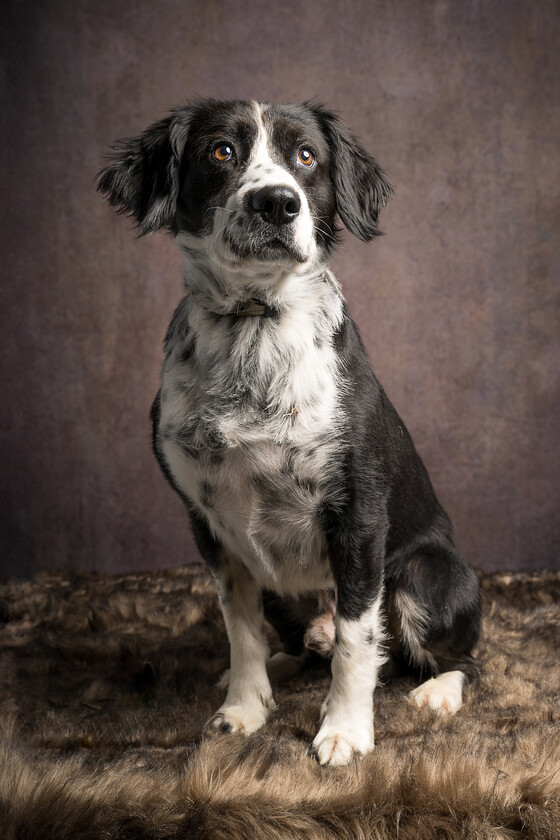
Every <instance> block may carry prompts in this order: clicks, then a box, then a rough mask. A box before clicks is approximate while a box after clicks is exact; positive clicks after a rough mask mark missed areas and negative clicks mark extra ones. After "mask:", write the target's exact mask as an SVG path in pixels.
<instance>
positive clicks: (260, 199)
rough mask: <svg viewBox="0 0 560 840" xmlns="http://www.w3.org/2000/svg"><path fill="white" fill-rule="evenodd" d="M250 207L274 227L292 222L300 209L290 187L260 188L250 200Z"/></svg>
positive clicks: (296, 196)
mask: <svg viewBox="0 0 560 840" xmlns="http://www.w3.org/2000/svg"><path fill="white" fill-rule="evenodd" d="M251 207H252V208H253V210H255V211H256V212H257V213H260V214H261V216H262V217H263V218H264V219H266V221H267V222H271V223H272V224H274V225H285V224H287V223H288V222H292V221H293V220H294V219H295V217H296V216H297V214H298V213H299V211H300V209H301V200H300V197H299V195H298V194H297V192H296V191H295V190H293V189H292V188H291V187H286V186H281V185H272V186H267V187H262V189H260V190H258V191H257V192H256V193H255V194H254V195H253V197H252V199H251Z"/></svg>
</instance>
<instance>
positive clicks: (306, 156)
mask: <svg viewBox="0 0 560 840" xmlns="http://www.w3.org/2000/svg"><path fill="white" fill-rule="evenodd" d="M298 160H299V162H300V163H303V165H304V166H313V164H314V163H315V155H314V154H313V152H310V151H309V149H300V150H299V154H298Z"/></svg>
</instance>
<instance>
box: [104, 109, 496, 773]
mask: <svg viewBox="0 0 560 840" xmlns="http://www.w3.org/2000/svg"><path fill="white" fill-rule="evenodd" d="M98 188H99V190H100V191H101V192H102V193H103V194H104V195H105V196H106V197H107V198H108V200H109V202H110V203H111V204H112V205H113V206H115V207H116V208H117V209H118V210H119V211H120V212H124V213H128V214H130V216H131V217H132V218H133V219H134V221H135V223H136V224H137V225H138V227H139V230H140V233H141V234H147V233H151V232H153V231H157V230H160V229H165V230H167V231H168V232H169V233H171V234H172V236H173V237H174V238H175V239H176V241H177V243H178V245H179V248H180V249H181V251H182V253H183V256H184V259H185V284H186V286H187V287H188V289H189V293H188V294H187V295H186V297H184V298H183V299H182V301H181V302H180V303H179V305H178V307H177V309H176V311H175V314H174V316H173V319H172V321H171V324H170V326H169V329H168V331H167V335H166V338H165V344H164V347H165V361H164V364H163V370H162V377H161V388H160V391H159V393H158V395H157V397H156V400H155V402H154V405H153V409H152V420H153V446H154V451H155V454H156V457H157V459H158V461H159V463H160V465H161V468H162V470H163V473H164V475H165V476H166V478H167V479H168V480H169V482H170V484H171V485H172V487H173V488H174V489H175V490H176V492H177V493H178V494H179V496H180V497H181V498H182V500H183V501H184V503H185V505H186V507H187V510H188V512H189V514H190V520H191V524H192V530H193V533H194V537H195V539H196V542H197V545H198V548H199V550H200V553H201V554H202V557H203V558H204V560H205V561H206V563H207V564H208V566H209V568H210V570H211V572H212V574H213V576H214V578H215V581H216V585H217V589H218V594H219V598H220V603H221V608H222V611H223V616H224V621H225V626H226V629H227V633H228V638H229V643H230V672H229V682H228V689H227V696H226V698H225V700H224V702H223V704H222V706H221V707H220V708H219V709H218V711H217V712H216V714H215V715H214V716H213V717H212V718H211V720H210V721H209V723H208V727H209V728H210V729H211V730H213V729H218V730H219V731H222V732H241V733H247V734H248V733H251V732H253V731H255V730H256V729H258V728H259V727H261V726H262V725H263V724H264V723H265V722H266V720H267V718H268V717H269V715H270V713H271V712H272V710H273V709H275V703H274V700H273V696H272V690H271V679H272V681H274V680H275V679H276V678H280V677H282V676H286V675H289V674H291V673H295V672H296V671H297V670H298V669H299V668H300V667H302V666H303V664H305V662H306V659H307V658H308V656H309V655H310V654H309V651H310V650H313V649H314V650H318V651H319V652H320V653H321V654H322V655H326V656H330V657H332V662H331V671H332V680H331V685H330V689H329V691H328V694H327V697H326V699H325V701H324V703H323V705H322V709H321V720H320V727H319V731H318V733H317V735H316V737H315V739H314V741H313V749H314V752H315V754H316V756H317V757H318V760H319V762H320V763H321V764H330V765H344V764H347V763H348V762H349V761H351V760H352V759H353V758H357V757H360V756H363V755H365V754H367V753H368V752H369V751H370V750H372V749H373V746H374V721H373V691H374V689H375V686H376V683H377V681H378V678H379V674H380V672H381V671H382V668H383V667H385V668H386V667H388V666H391V665H393V666H395V667H396V666H398V667H401V668H404V669H409V670H411V671H413V672H414V673H416V675H417V676H418V677H419V680H420V685H419V686H418V687H417V688H415V689H414V690H413V691H412V692H411V698H412V700H413V702H414V703H416V704H417V705H418V706H427V707H429V708H431V709H434V710H439V711H440V712H442V713H454V712H456V711H457V710H458V709H459V707H460V706H461V703H462V695H463V689H464V685H465V684H466V682H467V681H468V680H469V679H472V678H473V677H474V676H475V675H476V672H477V669H478V663H477V660H475V659H474V658H473V655H472V652H473V648H474V646H475V644H476V642H477V639H478V636H479V628H480V618H481V597H480V591H479V586H478V582H477V578H476V575H475V573H474V571H473V570H472V569H471V567H470V566H469V565H467V563H466V562H465V560H464V559H463V558H462V557H461V555H460V554H459V552H458V551H457V549H456V547H455V545H454V543H453V538H452V531H451V524H450V520H449V518H448V517H447V515H446V513H445V512H444V510H443V509H442V507H441V505H440V504H439V502H438V500H437V498H436V496H435V493H434V490H433V488H432V485H431V483H430V479H429V477H428V474H427V472H426V469H425V468H424V465H423V463H422V461H421V459H420V457H419V456H418V454H417V452H416V450H415V448H414V445H413V443H412V440H411V438H410V436H409V434H408V432H407V430H406V428H405V426H404V424H403V422H402V420H401V419H400V417H399V416H398V414H397V412H396V411H395V409H394V408H393V406H392V405H391V403H390V402H389V399H388V398H387V396H386V394H385V392H384V390H383V389H382V387H381V385H380V384H379V382H378V380H377V379H376V377H375V375H374V373H373V372H372V369H371V367H370V363H369V361H368V359H367V356H366V352H365V349H364V346H363V344H362V341H361V339H360V336H359V334H358V330H357V328H356V326H355V324H354V322H353V320H352V318H351V316H350V314H349V312H348V307H347V304H346V302H345V300H344V297H343V295H342V293H341V289H340V286H339V284H338V282H337V280H336V279H335V277H334V275H333V273H332V271H331V270H330V268H329V260H330V257H331V254H332V252H333V249H334V247H335V246H336V245H337V243H338V241H339V233H340V227H337V225H339V220H340V221H341V222H342V223H343V225H344V226H345V227H346V228H347V230H348V231H350V232H351V233H352V234H354V235H355V236H357V237H358V238H359V239H361V240H363V241H366V242H367V241H370V240H371V239H373V238H374V237H375V236H376V235H377V234H379V229H378V219H379V214H380V212H381V210H382V209H383V207H384V206H385V204H386V203H387V201H388V199H389V198H390V196H391V195H392V188H391V185H390V184H389V182H388V180H387V176H386V175H385V173H384V171H383V170H382V169H381V167H380V166H379V164H378V163H377V162H376V160H375V159H374V158H373V157H371V155H370V154H369V153H368V152H367V151H366V149H365V148H364V146H363V145H362V144H361V143H360V142H359V141H358V140H357V139H356V137H355V136H354V135H353V134H352V133H351V132H350V131H349V130H348V129H347V128H346V127H345V126H344V125H343V124H342V123H341V121H339V119H338V118H337V117H336V116H335V115H334V114H333V113H331V112H330V111H329V110H327V109H326V108H324V107H323V106H321V105H320V104H318V103H315V102H305V103H302V104H263V103H257V102H254V101H234V102H221V101H216V100H212V99H204V100H198V101H195V102H192V103H189V104H187V105H186V106H185V107H182V108H178V109H175V110H174V111H172V112H171V113H170V115H169V116H167V117H166V118H165V119H163V120H161V121H160V122H158V123H156V124H154V125H152V126H151V127H149V128H148V129H147V130H146V131H144V132H143V133H142V134H140V135H139V136H137V137H134V138H130V139H125V140H122V141H118V142H117V144H116V145H115V146H114V147H113V153H112V155H111V156H110V158H109V160H108V161H107V165H106V167H105V168H104V169H103V170H102V172H101V173H100V175H99V182H98ZM263 605H264V606H263ZM265 615H266V617H267V618H269V619H270V621H271V622H272V624H273V625H274V626H275V627H276V628H277V629H278V631H279V633H280V636H281V638H282V639H283V640H284V642H285V645H286V647H285V650H284V652H283V653H281V654H277V655H276V656H275V657H272V659H271V660H268V647H267V642H266V638H265V635H264V631H263V619H264V616H265Z"/></svg>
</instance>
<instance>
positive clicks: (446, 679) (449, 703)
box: [408, 671, 465, 715]
mask: <svg viewBox="0 0 560 840" xmlns="http://www.w3.org/2000/svg"><path fill="white" fill-rule="evenodd" d="M464 681H465V675H464V674H463V673H462V672H461V671H446V672H445V673H444V674H440V675H439V677H432V678H431V680H427V682H425V683H422V685H419V686H418V688H415V689H414V691H411V692H410V694H409V695H408V696H409V697H410V699H411V700H413V701H414V703H416V705H417V706H418V707H419V708H421V709H425V708H427V709H432V710H433V711H437V712H439V713H440V714H450V715H454V714H455V713H456V712H458V711H459V709H460V708H461V706H462V705H463V683H464Z"/></svg>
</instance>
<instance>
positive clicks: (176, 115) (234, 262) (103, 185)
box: [99, 100, 392, 271]
mask: <svg viewBox="0 0 560 840" xmlns="http://www.w3.org/2000/svg"><path fill="white" fill-rule="evenodd" d="M99 190H100V191H101V192H102V193H104V194H105V195H106V196H107V197H108V199H109V201H110V203H111V204H113V205H115V206H116V207H118V208H119V210H120V211H121V212H128V213H130V214H131V215H132V217H133V218H134V219H135V221H136V222H137V224H138V226H139V228H140V231H141V233H150V232H152V231H156V230H159V229H160V228H166V229H167V230H169V231H170V232H171V233H172V234H174V235H175V236H177V238H178V241H179V243H180V245H181V246H182V247H183V249H184V250H185V252H186V253H188V254H189V255H190V256H191V257H192V258H193V259H199V260H202V261H209V263H210V265H211V266H212V265H213V266H214V267H215V268H217V269H222V270H224V269H226V270H227V269H230V270H233V271H251V270H255V269H257V270H261V271H262V270H263V269H264V270H266V269H265V265H264V264H267V265H268V267H269V268H272V267H273V266H279V267H281V268H282V269H283V270H285V269H292V270H294V269H295V270H298V267H299V268H300V269H301V270H304V271H305V270H306V269H312V268H313V267H314V266H317V265H320V264H321V263H324V262H325V258H326V256H327V255H328V253H329V251H330V250H331V248H332V247H333V245H334V244H335V243H336V226H335V225H336V216H337V214H338V216H339V217H340V219H341V220H342V222H343V223H344V225H345V226H346V227H347V228H348V230H350V231H351V232H352V233H354V234H355V235H356V236H358V237H359V238H360V239H362V240H364V241H368V240H370V239H371V238H372V237H373V236H375V235H376V234H377V233H378V232H379V231H378V228H377V222H378V216H379V212H380V210H381V209H382V208H383V207H384V205H385V204H386V202H387V200H388V198H389V196H390V195H391V193H392V189H391V186H390V184H389V182H388V181H387V178H386V176H385V174H384V173H383V171H382V170H381V168H380V167H379V165H378V164H377V163H376V161H375V160H374V159H373V158H372V157H371V156H370V155H369V154H368V152H367V151H366V150H365V149H364V148H363V147H362V146H361V144H360V143H359V142H358V141H357V140H356V138H355V137H354V136H353V135H352V134H351V133H350V132H349V131H348V130H347V129H346V128H345V127H344V126H343V125H342V124H341V123H340V121H339V120H338V119H337V118H336V117H335V116H334V115H333V114H332V113H330V112H329V111H327V110H325V109H324V108H323V107H321V106H319V105H316V104H314V103H303V104H300V105H271V104H259V103H256V102H217V101H215V100H202V101H199V102H196V103H194V104H192V105H187V106H186V107H184V108H179V109H176V110H175V111H173V113H172V114H171V115H170V116H169V117H167V118H166V119H164V120H162V121H161V122H159V123H156V124H155V125H153V126H151V127H150V128H148V129H147V130H146V131H144V132H143V133H142V134H140V135H139V136H138V137H134V138H130V139H127V140H123V141H120V142H119V143H118V144H117V145H116V146H115V148H114V154H113V156H112V159H111V161H110V163H109V165H108V166H107V167H106V168H105V169H104V170H103V171H102V172H101V174H100V178H99Z"/></svg>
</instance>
